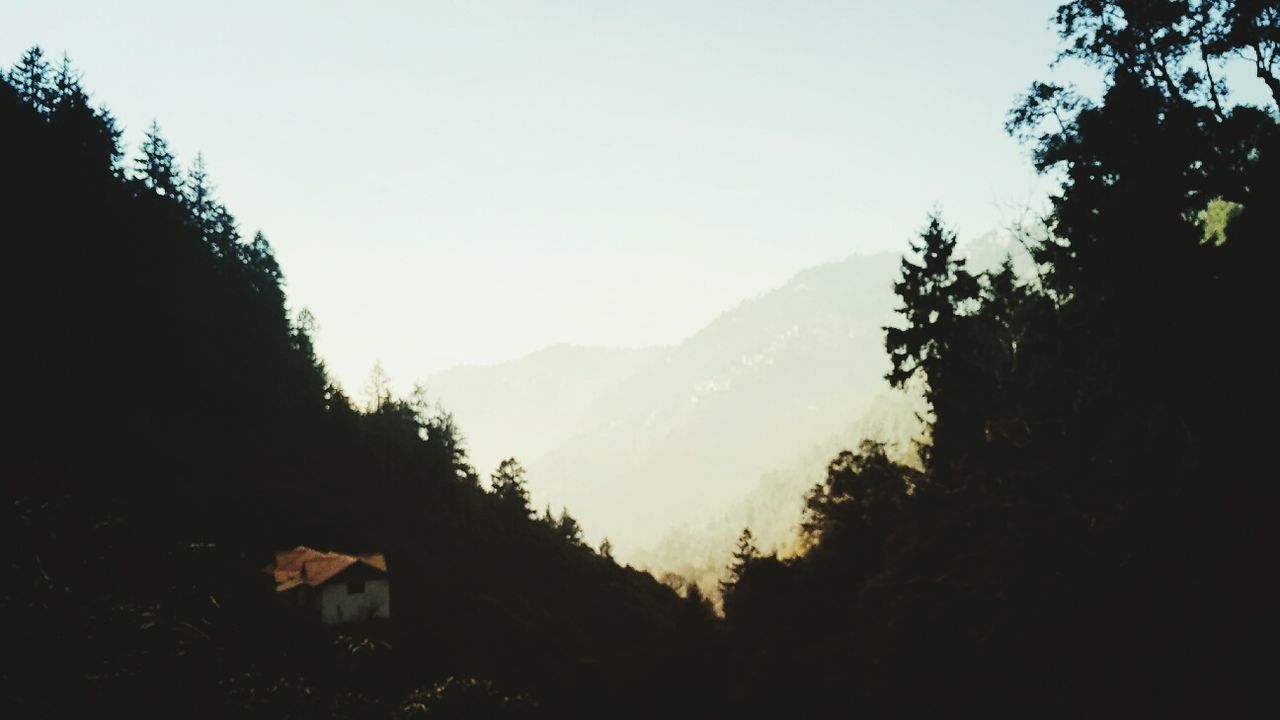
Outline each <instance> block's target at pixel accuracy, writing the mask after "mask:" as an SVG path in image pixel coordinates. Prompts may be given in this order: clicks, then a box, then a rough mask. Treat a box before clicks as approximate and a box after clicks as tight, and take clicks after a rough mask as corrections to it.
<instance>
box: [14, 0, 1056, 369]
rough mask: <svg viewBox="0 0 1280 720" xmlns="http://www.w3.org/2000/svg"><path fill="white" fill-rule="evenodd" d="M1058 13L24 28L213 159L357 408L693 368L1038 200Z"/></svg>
mask: <svg viewBox="0 0 1280 720" xmlns="http://www.w3.org/2000/svg"><path fill="white" fill-rule="evenodd" d="M1058 2H1059V0H985V1H974V2H963V3H961V2H954V1H940V0H935V1H927V2H926V1H923V0H920V1H916V2H859V1H856V0H840V1H835V0H832V1H820V0H785V1H784V0H777V1H775V2H763V1H756V0H724V1H721V2H709V1H708V2H695V1H693V0H649V1H647V2H624V1H621V0H619V1H617V2H611V1H605V0H593V1H592V0H583V1H581V2H558V1H551V0H547V1H541V2H532V1H529V2H514V1H512V2H485V1H483V0H458V1H456V2H445V1H435V2H432V1H419V2H378V3H373V2H362V3H357V2H342V3H332V2H319V1H317V0H306V1H305V2H267V1H263V0H256V1H254V2H207V3H200V4H195V3H190V4H186V3H178V2H174V1H173V0H170V1H168V2H141V1H132V0H120V1H115V2H103V1H102V0H92V1H87V2H48V1H40V2H34V1H27V0H16V1H15V0H6V1H5V2H4V4H3V6H2V7H0V64H3V65H5V66H6V67H7V66H8V65H11V64H12V63H13V62H15V61H16V60H17V58H18V56H19V55H20V53H21V52H22V50H23V49H24V48H26V47H27V46H29V45H32V44H39V45H41V46H42V47H43V48H44V49H45V51H46V52H47V53H48V54H49V55H52V56H60V55H61V53H62V52H63V51H64V50H65V51H66V52H67V53H69V54H70V55H71V57H72V59H73V60H74V61H75V62H76V64H77V65H78V66H79V67H80V69H81V70H82V71H83V73H84V81H85V84H86V85H87V87H88V88H89V89H90V90H91V91H92V92H93V93H94V97H95V99H96V100H97V101H99V102H105V103H106V104H108V105H109V106H110V107H111V109H112V111H113V112H114V113H115V115H116V117H117V118H118V119H119V120H120V122H121V123H122V124H123V125H124V126H125V127H126V128H127V133H126V136H125V137H126V141H127V142H128V143H129V146H130V151H131V152H133V150H134V149H136V145H137V141H138V140H139V137H140V134H141V130H142V129H143V128H145V127H146V126H147V125H148V124H149V123H150V121H151V120H152V118H155V119H157V120H159V122H160V125H161V127H162V129H163V131H164V133H165V135H166V136H167V138H168V139H169V141H170V144H171V146H172V147H173V148H174V150H175V151H176V152H177V154H178V159H179V161H180V162H182V163H184V165H185V163H187V162H189V161H190V160H191V159H192V158H193V157H194V156H195V154H196V152H197V151H200V152H203V153H204V155H205V159H206V162H207V164H208V166H209V168H210V172H211V173H212V176H213V179H214V181H215V183H216V184H217V188H218V194H219V196H220V197H221V199H222V200H223V201H224V202H225V203H226V204H227V205H228V206H229V207H230V209H231V211H232V212H233V213H234V214H235V215H236V216H237V217H238V218H239V219H240V221H241V225H242V228H243V229H244V230H245V231H246V235H248V234H251V233H252V232H253V231H254V230H256V229H261V230H263V231H264V232H265V233H266V235H267V237H268V238H269V239H270V241H271V242H272V244H273V245H274V246H275V248H276V252H277V255H278V257H279V259H280V261H281V263H282V265H283V267H284V271H285V274H286V278H287V291H288V295H289V302H290V305H291V306H292V307H293V308H295V309H297V308H300V307H307V308H310V309H311V310H312V312H313V313H314V314H315V315H316V316H317V318H318V321H319V326H320V332H319V337H318V345H319V349H320V351H321V353H322V355H323V356H324V357H325V359H326V361H327V362H328V364H329V367H330V370H331V371H332V372H333V373H334V374H335V376H336V377H337V378H338V379H339V380H340V381H342V382H343V384H344V385H345V386H346V387H347V389H348V390H349V391H351V392H354V393H357V394H359V392H360V390H361V387H362V386H363V382H364V378H365V376H366V375H367V374H368V371H369V369H370V368H371V367H372V365H373V363H374V362H375V360H378V359H380V360H381V361H382V363H383V365H384V366H385V367H386V369H387V371H388V372H389V373H390V374H391V375H392V376H393V378H395V380H396V381H397V382H398V384H400V385H401V386H407V385H409V384H412V382H413V381H414V380H416V379H418V378H422V377H425V376H426V375H428V374H429V373H431V372H433V371H435V370H440V369H443V368H446V367H449V366H452V365H456V364H460V363H480V362H495V361H500V360H505V359H510V358H514V357H518V356H520V355H523V354H525V353H528V352H530V351H533V350H536V349H539V348H541V347H544V346H547V345H550V344H554V343H559V342H571V343H578V344H590V345H625V346H636V345H649V344H662V343H673V342H677V341H679V340H680V339H682V338H684V337H686V336H687V335H689V334H690V333H692V332H694V331H695V330H697V329H698V328H699V327H701V326H702V325H704V324H705V323H706V322H708V321H709V320H710V319H712V318H713V317H714V316H715V315H717V314H718V313H720V312H721V311H723V310H726V309H728V308H729V307H731V306H732V305H734V304H735V303H736V302H738V301H739V300H742V299H744V298H746V297H750V296H752V295H755V294H757V293H760V292H762V291H764V290H767V289H769V288H771V287H774V286H777V285H780V284H781V283H783V282H784V281H785V280H786V279H787V278H788V277H790V276H791V275H792V274H794V273H795V272H797V271H798V270H801V269H803V268H805V267H808V266H811V265H814V264H818V263H822V262H827V261H832V260H838V259H842V258H844V257H846V256H848V255H849V254H850V253H853V252H860V251H861V252H866V251H877V250H899V249H902V248H904V247H905V244H906V242H907V240H908V239H909V238H910V237H911V236H912V234H913V233H914V232H915V231H916V230H917V229H918V228H919V227H920V226H921V225H922V224H923V222H924V218H925V215H926V213H927V212H928V211H929V210H931V209H932V208H935V207H937V208H940V209H941V210H942V211H943V212H944V215H945V216H946V217H947V218H949V220H950V222H951V223H952V224H953V225H955V226H956V227H957V228H958V230H959V231H960V232H961V234H962V236H965V235H968V236H970V237H972V236H974V235H977V234H980V233H983V232H985V231H987V230H990V229H993V228H995V227H998V226H1002V225H1005V224H1006V223H1007V222H1008V221H1009V220H1011V219H1012V218H1014V217H1015V216H1017V215H1018V213H1019V208H1021V207H1023V206H1025V205H1027V204H1028V203H1034V202H1036V201H1037V199H1038V198H1039V197H1041V196H1042V194H1043V189H1044V187H1045V185H1044V183H1043V182H1040V181H1039V180H1038V179H1037V178H1036V177H1035V174H1034V173H1033V171H1032V169H1031V167H1030V162H1029V159H1028V154H1027V151H1026V149H1025V148H1022V147H1020V146H1019V145H1017V143H1015V142H1014V141H1013V140H1012V139H1010V138H1008V137H1007V136H1005V134H1004V132H1003V130H1002V127H1001V126H1002V123H1003V121H1004V119H1005V115H1006V113H1007V111H1008V109H1009V108H1010V107H1011V105H1012V104H1013V102H1014V99H1015V97H1016V96H1017V95H1018V94H1019V93H1020V92H1021V91H1022V90H1023V89H1025V88H1026V86H1027V85H1028V84H1029V83H1030V82H1031V81H1032V80H1035V79H1043V78H1046V77H1048V76H1049V75H1050V71H1049V70H1048V64H1049V63H1050V61H1051V60H1052V59H1053V57H1054V55H1055V52H1056V50H1057V48H1058V40H1057V38H1056V37H1055V35H1054V34H1053V32H1052V31H1051V30H1050V29H1049V26H1048V21H1049V18H1050V16H1051V15H1052V12H1053V9H1054V8H1055V7H1056V5H1057V4H1058Z"/></svg>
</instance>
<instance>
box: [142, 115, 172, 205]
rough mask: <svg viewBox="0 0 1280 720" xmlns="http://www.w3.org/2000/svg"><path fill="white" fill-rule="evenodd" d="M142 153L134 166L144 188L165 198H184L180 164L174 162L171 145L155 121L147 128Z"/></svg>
mask: <svg viewBox="0 0 1280 720" xmlns="http://www.w3.org/2000/svg"><path fill="white" fill-rule="evenodd" d="M141 152H142V154H141V156H139V157H138V159H137V161H136V162H135V164H134V175H135V177H137V179H138V181H139V182H141V183H142V185H143V187H146V188H148V189H150V190H154V191H155V192H156V193H158V194H160V195H164V196H165V197H170V198H180V197H182V194H181V192H180V191H179V186H180V184H181V180H180V179H179V171H178V164H177V162H176V161H175V160H174V157H173V153H171V152H169V143H168V142H167V141H166V140H165V139H164V136H163V135H161V134H160V125H159V123H157V122H155V121H154V120H153V121H152V122H151V126H150V127H148V128H147V132H146V137H145V138H144V139H143V141H142V147H141Z"/></svg>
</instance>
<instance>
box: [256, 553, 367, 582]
mask: <svg viewBox="0 0 1280 720" xmlns="http://www.w3.org/2000/svg"><path fill="white" fill-rule="evenodd" d="M356 564H361V565H367V566H369V567H371V568H373V569H374V570H377V571H378V572H383V573H385V572H386V571H387V559H386V558H385V557H383V556H382V554H381V553H370V554H365V555H343V554H342V553H334V552H320V551H319V550H313V549H311V548H309V547H305V546H303V545H299V546H298V547H296V548H294V549H292V550H281V551H279V552H277V553H276V560H275V562H273V563H271V564H270V565H268V566H266V567H265V568H263V572H265V573H268V574H270V575H271V576H272V577H273V578H274V579H275V581H276V592H285V591H286V590H292V589H293V588H296V587H298V586H299V585H310V586H312V587H316V586H318V585H323V584H325V583H326V582H328V581H329V580H330V579H332V578H333V577H334V576H335V575H337V574H338V573H340V572H342V571H343V570H346V569H347V568H349V567H351V566H352V565H356Z"/></svg>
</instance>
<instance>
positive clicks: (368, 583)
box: [319, 578, 391, 625]
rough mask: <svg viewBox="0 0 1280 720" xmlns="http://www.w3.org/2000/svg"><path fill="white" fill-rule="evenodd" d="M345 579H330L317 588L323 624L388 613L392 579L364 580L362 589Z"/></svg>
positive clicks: (362, 618)
mask: <svg viewBox="0 0 1280 720" xmlns="http://www.w3.org/2000/svg"><path fill="white" fill-rule="evenodd" d="M355 589H359V588H358V586H357V587H353V584H352V583H350V582H345V581H340V580H339V581H334V582H330V583H328V584H326V585H324V586H322V587H321V588H320V595H319V604H320V622H322V623H324V624H326V625H334V624H336V623H344V622H355V621H359V620H368V619H369V618H375V617H379V618H389V617H391V581H389V580H387V579H386V578H379V579H370V580H365V581H364V589H363V592H352V590H355Z"/></svg>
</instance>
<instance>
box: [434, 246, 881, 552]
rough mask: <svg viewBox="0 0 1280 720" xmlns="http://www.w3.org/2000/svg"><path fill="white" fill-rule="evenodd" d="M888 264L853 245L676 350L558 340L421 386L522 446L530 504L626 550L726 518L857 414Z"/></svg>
mask: <svg viewBox="0 0 1280 720" xmlns="http://www.w3.org/2000/svg"><path fill="white" fill-rule="evenodd" d="M897 263H898V259H897V256H895V255H891V254H881V255H873V256H854V257H850V258H848V259H847V260H844V261H842V262H838V263H830V264H827V265H822V266H819V267H815V268H812V269H809V270H806V271H804V272H802V273H800V274H798V275H797V276H796V277H795V278H793V279H792V280H791V281H790V282H788V283H787V284H786V285H784V286H782V287H780V288H778V289H776V290H773V291H771V292H768V293H764V294H762V295H760V296H758V297H756V298H753V299H751V300H747V301H745V302H743V303H741V304H740V305H738V306H737V307H735V308H733V309H732V310H729V311H728V312H726V313H724V314H723V315H721V316H720V317H719V318H717V319H716V320H714V321H713V322H712V323H710V324H709V325H708V326H707V327H706V328H704V329H703V330H701V331H700V332H698V333H696V334H695V335H693V336H692V337H690V338H688V339H687V340H685V341H684V342H682V343H680V344H679V345H677V346H674V347H670V348H656V349H650V350H643V351H638V350H631V351H606V350H596V349H586V348H563V347H562V348H553V349H551V350H548V351H545V354H544V353H538V354H535V355H532V356H529V357H527V358H524V359H521V360H518V361H514V362H513V363H507V364H504V365H499V366H494V367H490V368H467V369H459V370H454V371H450V372H447V373H442V374H440V375H437V376H435V377H433V378H430V379H429V380H428V387H429V388H430V389H431V391H432V393H433V394H434V395H436V396H438V397H439V398H441V400H442V402H443V404H444V405H445V407H447V408H448V409H450V410H451V411H453V412H455V413H457V416H458V418H459V420H460V422H461V424H462V426H463V427H465V428H467V429H468V431H469V438H470V444H471V447H472V451H473V455H475V456H476V457H477V458H482V457H486V456H487V457H490V458H492V457H497V456H498V455H505V454H515V455H517V456H519V457H520V458H521V460H522V461H523V462H525V464H526V465H527V466H528V468H529V470H530V482H531V486H532V488H533V490H534V497H535V500H536V501H538V502H539V503H542V502H549V503H552V504H555V505H560V504H564V505H567V506H568V507H569V508H570V509H571V510H572V511H573V513H574V514H575V515H577V516H578V517H579V519H580V520H582V522H583V524H584V526H585V527H586V530H587V532H588V534H589V535H591V536H592V537H593V539H596V540H598V539H599V538H600V537H602V536H604V535H607V536H609V537H610V539H611V541H612V542H613V544H614V546H615V548H618V549H619V550H620V551H621V552H622V553H623V555H624V556H626V555H627V553H629V552H630V551H631V550H633V549H636V548H639V547H642V546H644V545H647V544H650V543H653V542H654V541H656V540H657V539H658V538H660V537H662V536H663V535H664V534H665V533H666V532H667V531H668V530H669V529H671V528H673V527H676V526H679V525H682V524H685V523H691V522H698V521H700V520H704V519H708V518H711V517H716V516H718V515H720V513H721V512H722V511H723V510H724V509H725V508H726V507H728V506H729V505H730V504H732V503H734V502H736V501H737V500H739V499H740V498H741V497H742V496H743V495H744V494H745V493H746V492H747V491H749V490H750V489H751V488H752V487H753V486H754V485H755V484H756V482H757V481H758V479H759V478H760V476H761V475H762V474H763V473H765V472H767V471H769V470H771V469H774V468H777V467H782V466H785V465H787V464H788V463H789V462H791V461H792V460H793V458H794V457H795V455H796V449H797V448H805V447H810V446H811V445H812V444H813V443H814V441H815V439H819V438H824V437H828V436H831V435H833V434H835V433H837V432H838V431H840V430H841V429H842V428H844V427H845V426H846V425H847V424H848V423H849V422H850V420H851V419H853V418H857V417H859V416H861V415H862V414H863V413H864V412H866V410H867V409H868V408H869V406H870V403H871V400H872V398H873V397H875V396H876V395H877V394H879V393H881V392H883V391H884V390H885V388H886V386H885V384H884V382H883V380H882V379H881V378H882V376H883V374H884V372H885V370H886V369H887V360H886V359H885V355H884V350H883V347H882V330H881V328H882V327H883V326H884V325H885V324H887V323H889V322H891V321H892V318H893V315H892V308H893V304H894V296H893V291H892V282H893V278H894V277H895V275H896V272H897ZM565 359H572V361H573V362H572V363H570V364H569V365H564V364H563V361H564V360H565ZM553 361H554V362H553ZM556 363H561V364H560V365H557V364H556ZM592 396H594V399H593V400H592V401H591V402H586V400H588V399H591V398H592ZM526 403H531V404H532V405H533V406H532V407H530V406H527V405H526ZM531 421H532V422H531ZM531 428H532V435H531V436H530V437H524V436H523V435H522V434H523V433H527V432H529V431H530V429H531ZM508 448H509V449H510V450H508ZM526 450H527V452H526ZM522 453H524V454H522Z"/></svg>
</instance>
